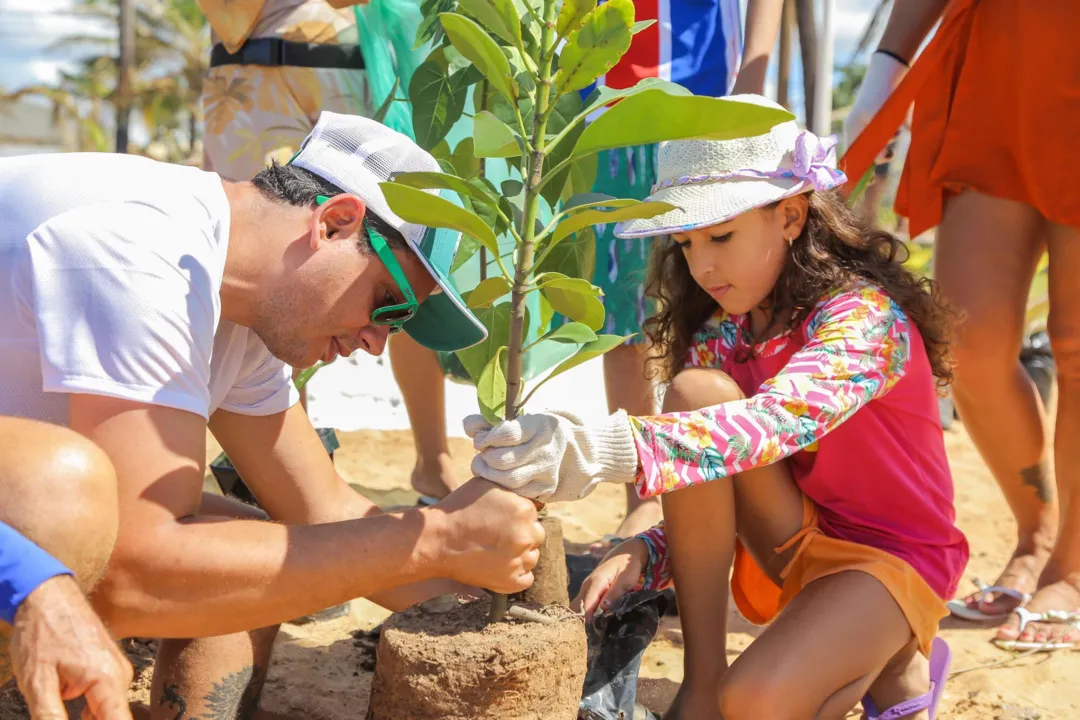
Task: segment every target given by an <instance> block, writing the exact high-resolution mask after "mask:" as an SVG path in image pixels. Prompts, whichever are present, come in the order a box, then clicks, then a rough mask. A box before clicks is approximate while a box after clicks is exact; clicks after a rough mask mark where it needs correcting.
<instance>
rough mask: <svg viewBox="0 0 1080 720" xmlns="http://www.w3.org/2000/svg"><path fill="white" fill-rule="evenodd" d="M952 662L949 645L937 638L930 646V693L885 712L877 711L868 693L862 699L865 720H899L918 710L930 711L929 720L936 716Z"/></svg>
mask: <svg viewBox="0 0 1080 720" xmlns="http://www.w3.org/2000/svg"><path fill="white" fill-rule="evenodd" d="M951 662H952V651H951V650H949V644H948V643H947V642H945V641H944V640H942V639H941V638H939V637H937V638H934V642H933V644H932V645H931V646H930V692H928V693H926V694H925V695H920V696H919V697H917V698H912V699H911V700H906V701H904V702H902V703H900V704H899V705H893V706H892V707H891V708H889V709H888V710H886V711H885V712H881V711H879V710H878V709H877V705H875V704H874V701H873V700H871V699H870V693H867V694H866V697H864V698H863V701H862V706H863V712H865V713H866V720H899V719H900V718H903V717H907V716H908V715H912V714H914V713H917V712H919V711H920V710H929V711H930V720H934V718H935V717H936V716H937V708H938V703H939V702H941V694H942V693H943V692H944V691H945V681H946V680H947V679H948V677H949V664H950V663H951Z"/></svg>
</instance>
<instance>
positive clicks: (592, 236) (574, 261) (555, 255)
mask: <svg viewBox="0 0 1080 720" xmlns="http://www.w3.org/2000/svg"><path fill="white" fill-rule="evenodd" d="M595 267H596V232H595V231H594V230H593V229H592V227H591V226H590V227H587V228H583V229H582V230H581V232H579V233H578V234H577V235H576V236H574V237H572V238H570V239H569V240H564V241H563V242H561V243H559V245H558V246H557V247H555V248H554V249H552V250H551V252H550V253H548V255H547V257H546V258H544V261H543V262H541V263H540V264H539V265H538V266H537V267H536V270H535V272H536V273H538V274H539V273H544V272H560V273H562V274H563V275H567V276H569V277H581V278H591V277H592V276H593V270H594V268H595ZM541 297H542V296H541Z"/></svg>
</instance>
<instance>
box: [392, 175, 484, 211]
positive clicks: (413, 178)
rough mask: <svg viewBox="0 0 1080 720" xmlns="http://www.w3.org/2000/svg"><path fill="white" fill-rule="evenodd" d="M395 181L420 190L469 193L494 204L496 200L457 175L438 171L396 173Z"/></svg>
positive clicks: (472, 196) (475, 197) (468, 194)
mask: <svg viewBox="0 0 1080 720" xmlns="http://www.w3.org/2000/svg"><path fill="white" fill-rule="evenodd" d="M393 181H394V182H396V183H401V184H402V185H408V186H409V187H413V188H417V189H420V190H433V189H439V190H453V191H454V192H456V193H457V194H458V195H461V196H463V197H464V196H466V195H467V196H469V197H471V198H474V199H476V200H479V201H481V202H486V203H492V204H493V203H494V202H495V198H493V197H491V196H489V195H488V194H487V193H486V192H484V191H483V190H482V189H480V188H478V187H476V186H475V185H473V184H472V183H470V182H468V181H467V180H464V179H463V178H459V177H457V176H456V175H447V174H446V173H437V172H407V173H398V174H397V175H394V177H393Z"/></svg>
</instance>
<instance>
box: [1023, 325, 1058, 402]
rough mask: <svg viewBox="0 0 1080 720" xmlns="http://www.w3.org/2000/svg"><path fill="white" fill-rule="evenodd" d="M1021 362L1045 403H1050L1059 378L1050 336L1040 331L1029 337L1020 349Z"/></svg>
mask: <svg viewBox="0 0 1080 720" xmlns="http://www.w3.org/2000/svg"><path fill="white" fill-rule="evenodd" d="M1020 362H1021V363H1023V365H1024V369H1025V370H1026V371H1027V374H1028V377H1030V378H1031V379H1032V381H1033V382H1034V383H1035V387H1036V389H1038V391H1039V396H1040V397H1041V398H1042V401H1043V405H1049V404H1050V398H1051V396H1052V395H1053V392H1054V382H1055V380H1056V379H1057V366H1056V364H1055V363H1054V354H1053V353H1052V352H1051V351H1050V336H1049V335H1047V334H1046V333H1045V332H1039V333H1035V334H1034V335H1032V336H1030V337H1028V338H1027V340H1026V341H1025V342H1024V347H1023V348H1022V349H1021V350H1020Z"/></svg>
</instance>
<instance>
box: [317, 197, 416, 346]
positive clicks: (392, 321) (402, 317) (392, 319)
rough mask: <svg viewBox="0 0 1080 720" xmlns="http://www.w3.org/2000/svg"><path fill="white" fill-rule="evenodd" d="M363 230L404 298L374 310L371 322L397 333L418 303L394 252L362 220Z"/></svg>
mask: <svg viewBox="0 0 1080 720" xmlns="http://www.w3.org/2000/svg"><path fill="white" fill-rule="evenodd" d="M329 199H330V198H329V197H327V196H326V195H318V196H316V198H315V203H316V204H317V205H322V204H323V203H325V202H326V201H327V200H329ZM364 229H365V230H367V233H368V237H369V238H370V239H371V247H372V249H373V250H375V254H376V255H378V256H379V260H381V261H382V264H383V265H385V266H386V270H387V272H389V273H390V277H392V278H393V279H394V282H395V283H397V286H398V289H399V290H401V294H402V295H403V296H404V297H405V302H403V303H397V304H394V305H383V306H382V307H378V308H375V309H374V310H373V311H372V313H371V322H373V323H375V324H376V325H389V326H390V333H391V334H394V333H399V332H401V330H402V327H403V326H404V325H405V323H407V322H408V321H409V320H411V319H412V317H413V315H415V314H416V308H417V307H418V306H419V305H420V303H418V302H417V301H416V294H415V293H414V292H413V289H412V286H411V285H409V281H408V279H406V277H405V272H404V271H403V270H402V269H401V265H399V264H398V261H397V258H396V257H394V251H393V250H391V249H390V245H389V243H387V242H386V238H384V237H383V236H382V235H380V234H379V233H378V232H377V231H376V230H375V228H373V227H371V223H369V222H367V220H366V219H365V220H364Z"/></svg>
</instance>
